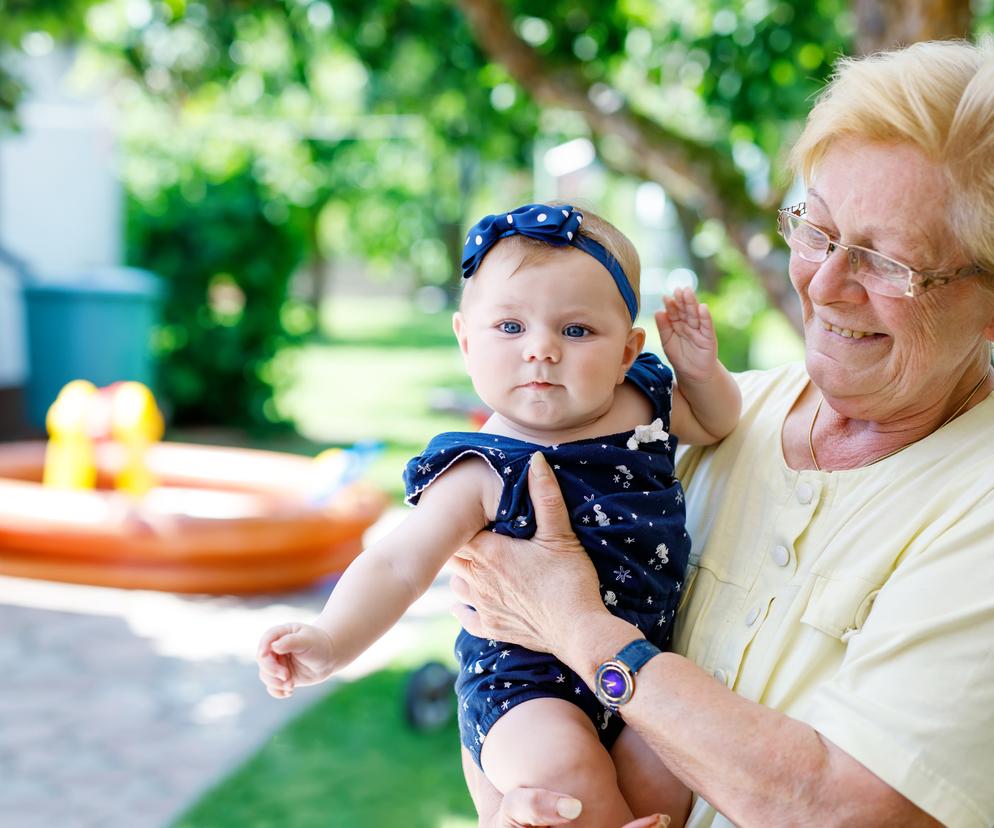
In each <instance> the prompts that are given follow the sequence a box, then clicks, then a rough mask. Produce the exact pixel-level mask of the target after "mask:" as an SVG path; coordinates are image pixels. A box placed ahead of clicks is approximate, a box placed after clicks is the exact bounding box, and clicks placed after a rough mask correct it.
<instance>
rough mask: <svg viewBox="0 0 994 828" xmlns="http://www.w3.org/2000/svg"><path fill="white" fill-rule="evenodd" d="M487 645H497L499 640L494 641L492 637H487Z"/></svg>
mask: <svg viewBox="0 0 994 828" xmlns="http://www.w3.org/2000/svg"><path fill="white" fill-rule="evenodd" d="M487 645H488V646H490V647H496V646H497V642H496V641H494V640H493V639H492V638H488V639H487Z"/></svg>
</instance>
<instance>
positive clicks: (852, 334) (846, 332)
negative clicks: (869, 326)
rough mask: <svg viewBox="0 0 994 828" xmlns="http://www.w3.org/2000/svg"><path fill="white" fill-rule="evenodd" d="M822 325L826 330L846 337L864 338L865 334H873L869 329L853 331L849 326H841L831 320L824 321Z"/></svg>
mask: <svg viewBox="0 0 994 828" xmlns="http://www.w3.org/2000/svg"><path fill="white" fill-rule="evenodd" d="M821 324H822V326H823V327H824V328H825V330H826V331H831V332H832V333H837V334H838V335H839V336H844V337H846V338H852V339H862V338H863V337H864V336H873V334H871V333H870V332H869V331H853V330H850V329H849V328H839V327H836V326H835V325H833V324H831V323H830V322H822V323H821Z"/></svg>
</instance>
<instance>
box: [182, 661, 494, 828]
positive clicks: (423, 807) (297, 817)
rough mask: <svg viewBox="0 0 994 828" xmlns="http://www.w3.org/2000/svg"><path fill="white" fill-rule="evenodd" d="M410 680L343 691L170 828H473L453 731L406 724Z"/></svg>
mask: <svg viewBox="0 0 994 828" xmlns="http://www.w3.org/2000/svg"><path fill="white" fill-rule="evenodd" d="M407 676H408V673H407V671H405V670H402V669H390V670H383V671H380V672H378V673H374V674H372V675H370V676H368V677H366V678H364V679H361V680H359V681H356V682H353V683H351V684H344V685H342V686H341V687H340V688H339V689H337V690H336V691H335V692H333V693H332V694H331V695H329V696H327V697H326V698H325V699H323V700H322V701H321V702H319V703H317V704H315V705H314V707H312V708H310V709H309V710H308V711H307V712H305V713H304V714H303V715H301V716H300V717H299V718H297V719H295V720H294V721H293V722H291V723H290V724H289V725H287V726H286V727H284V728H283V729H282V730H280V731H279V732H277V733H276V734H275V735H274V736H273V737H272V738H271V739H270V740H269V742H268V743H267V744H266V745H265V746H264V747H263V748H262V750H260V751H259V752H258V753H257V754H256V755H255V756H253V757H252V758H251V759H250V760H249V761H248V762H246V763H245V765H243V766H242V767H241V768H240V769H239V770H237V771H236V772H235V773H234V774H233V775H231V776H229V777H228V778H227V779H226V780H224V781H223V782H222V783H221V784H220V785H218V786H217V787H216V788H214V789H213V790H212V791H209V792H208V793H207V794H206V795H205V796H204V798H203V799H202V800H201V801H200V802H199V803H197V804H196V805H195V806H194V807H193V808H192V809H191V810H190V811H188V812H187V813H186V814H185V815H183V816H182V817H180V819H179V820H177V821H176V822H175V823H174V828H236V826H237V828H250V826H253V827H254V828H269V826H273V827H274V828H276V827H277V826H278V828H332V826H333V827H334V828H339V826H342V828H346V827H347V828H365V827H366V826H369V827H370V828H373V827H374V826H376V827H377V828H379V826H394V825H396V826H401V825H403V826H405V828H470V826H474V825H475V824H476V820H475V818H474V815H475V813H476V812H475V811H474V810H473V806H472V803H471V802H470V799H469V795H468V794H467V792H466V788H465V785H464V783H463V778H462V769H461V767H460V760H459V735H458V732H457V730H456V726H455V724H454V722H452V723H450V724H449V725H448V726H447V727H445V728H443V729H441V730H438V731H435V732H432V733H417V732H415V731H413V730H412V729H411V728H409V727H408V725H407V724H406V722H405V721H404V719H403V715H402V708H401V699H402V694H403V691H404V685H405V682H406V680H407Z"/></svg>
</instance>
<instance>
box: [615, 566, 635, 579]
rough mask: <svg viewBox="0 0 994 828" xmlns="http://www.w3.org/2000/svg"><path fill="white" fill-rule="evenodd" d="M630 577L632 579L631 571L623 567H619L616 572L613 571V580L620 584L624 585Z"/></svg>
mask: <svg viewBox="0 0 994 828" xmlns="http://www.w3.org/2000/svg"><path fill="white" fill-rule="evenodd" d="M631 577H632V572H631V570H630V569H625V568H624V567H623V566H619V567H618V568H617V569H616V570H614V580H616V581H621V583H625V581H627V580H628V579H629V578H631Z"/></svg>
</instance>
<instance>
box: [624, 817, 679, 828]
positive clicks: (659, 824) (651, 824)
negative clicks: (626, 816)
mask: <svg viewBox="0 0 994 828" xmlns="http://www.w3.org/2000/svg"><path fill="white" fill-rule="evenodd" d="M669 824H670V818H669V816H667V815H666V814H653V815H652V816H647V817H642V818H641V819H636V820H634V821H633V822H627V823H625V825H624V827H623V828H668V826H669Z"/></svg>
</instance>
